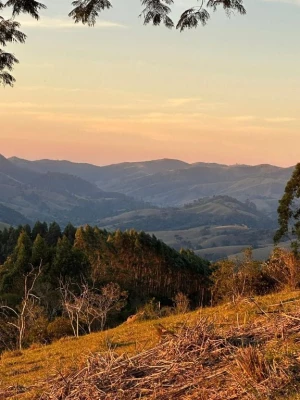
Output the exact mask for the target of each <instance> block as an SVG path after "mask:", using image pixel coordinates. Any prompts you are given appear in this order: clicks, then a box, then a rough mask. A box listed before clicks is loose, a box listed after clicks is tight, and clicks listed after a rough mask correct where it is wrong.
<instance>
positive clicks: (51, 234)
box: [46, 222, 62, 246]
mask: <svg viewBox="0 0 300 400" xmlns="http://www.w3.org/2000/svg"><path fill="white" fill-rule="evenodd" d="M61 237H62V234H61V229H60V226H59V225H58V223H57V222H52V223H51V224H50V225H49V229H48V233H47V235H46V242H47V244H48V245H49V246H56V244H57V242H58V239H60V238H61Z"/></svg>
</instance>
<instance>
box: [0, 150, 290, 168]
mask: <svg viewBox="0 0 300 400" xmlns="http://www.w3.org/2000/svg"><path fill="white" fill-rule="evenodd" d="M0 155H3V156H4V157H5V158H7V159H9V158H12V157H16V158H19V159H23V160H27V161H42V160H51V161H67V162H72V163H79V164H92V165H95V166H99V167H104V166H109V165H114V164H125V163H143V162H149V161H161V160H170V161H182V162H184V163H187V164H197V163H206V164H220V165H222V164H223V165H226V166H237V165H245V166H257V165H272V166H274V167H280V168H290V167H293V166H294V165H295V164H290V165H286V166H282V165H278V164H270V163H265V162H262V163H256V164H247V163H237V162H236V163H230V164H229V163H222V162H218V161H214V160H211V161H203V160H195V161H187V160H184V159H181V158H170V157H162V158H149V159H137V160H123V161H120V162H111V163H107V164H103V163H102V164H101V163H95V162H92V161H84V160H83V161H80V160H74V159H67V158H55V157H54V158H26V157H21V156H18V155H16V154H13V155H7V154H5V153H3V152H2V153H1V152H0Z"/></svg>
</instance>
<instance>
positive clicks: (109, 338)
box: [0, 291, 300, 400]
mask: <svg viewBox="0 0 300 400" xmlns="http://www.w3.org/2000/svg"><path fill="white" fill-rule="evenodd" d="M255 302H256V304H255V303H251V302H248V301H245V300H241V301H239V302H237V303H236V304H223V305H220V306H217V307H212V308H210V307H207V308H203V309H198V310H196V311H193V312H190V313H187V314H184V315H174V316H170V317H166V318H161V319H159V320H152V321H141V322H135V323H133V324H122V325H120V326H118V327H117V328H114V329H110V330H107V331H104V332H98V333H92V334H90V335H86V336H82V337H79V338H73V337H68V338H64V339H61V340H59V341H56V342H54V343H52V344H51V345H33V346H32V347H31V348H29V349H26V350H24V351H22V352H20V351H12V352H5V353H3V354H2V356H1V359H0V399H2V398H11V399H18V400H19V399H20V400H23V399H33V397H34V395H35V394H36V393H38V392H39V391H41V390H42V389H41V388H40V387H39V382H42V381H46V380H49V379H51V378H52V377H53V376H55V375H60V374H66V373H69V372H70V371H72V370H77V369H78V368H80V366H82V365H84V364H85V362H86V359H87V358H88V357H89V356H91V355H92V354H95V353H99V352H100V353H103V352H107V351H108V350H114V351H115V352H116V353H118V354H124V353H126V354H127V355H128V356H134V355H137V354H141V353H143V352H144V351H146V350H149V349H151V348H154V347H155V346H157V345H158V343H159V341H160V337H159V335H158V333H157V330H156V328H155V326H156V325H157V324H158V323H160V324H162V325H163V326H164V327H166V328H167V329H169V330H171V331H174V332H177V331H178V330H180V326H182V325H187V326H193V325H195V324H197V322H198V321H199V318H201V317H205V318H209V320H211V321H212V322H213V324H214V326H215V327H216V328H217V329H218V330H219V332H223V333H224V332H227V331H228V330H230V329H233V328H236V329H240V328H242V327H246V326H249V324H252V323H258V324H259V323H264V322H266V323H268V321H271V320H272V319H274V318H276V317H277V315H278V314H272V313H270V314H268V315H267V316H266V315H262V314H259V312H260V311H259V307H260V308H262V309H263V310H265V311H273V310H276V309H278V307H277V306H276V304H277V305H278V304H282V305H281V306H280V309H281V311H284V313H290V312H292V311H293V310H295V309H296V308H298V309H300V292H299V291H294V292H291V291H284V292H280V293H277V294H272V295H268V296H264V297H256V298H255ZM257 305H258V306H259V307H258V306H257ZM280 334H281V333H280V332H279V333H278V335H279V337H280ZM264 350H265V352H266V354H272V357H274V354H275V353H276V354H277V357H278V359H280V357H281V355H282V354H283V353H284V354H287V353H291V354H295V353H299V354H300V343H299V341H298V336H297V334H295V335H290V337H286V338H285V340H279V339H278V340H273V341H268V343H266V345H265V348H264ZM276 354H275V355H276ZM254 356H255V355H254ZM9 388H11V389H15V388H18V394H17V395H15V397H13V393H14V390H12V392H11V397H4V395H3V394H2V396H3V397H1V391H2V393H4V391H6V392H9V390H8V389H9ZM22 390H24V391H25V392H24V393H21V392H22ZM292 396H298V394H293V395H292ZM279 398H280V397H278V399H279ZM282 398H283V397H282ZM285 398H286V399H288V400H294V399H297V398H299V397H286V396H285Z"/></svg>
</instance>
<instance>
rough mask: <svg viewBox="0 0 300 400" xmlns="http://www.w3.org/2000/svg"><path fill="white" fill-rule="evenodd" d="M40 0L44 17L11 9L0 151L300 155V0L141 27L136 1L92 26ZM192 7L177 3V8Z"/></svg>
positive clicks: (25, 154)
mask: <svg viewBox="0 0 300 400" xmlns="http://www.w3.org/2000/svg"><path fill="white" fill-rule="evenodd" d="M46 4H47V6H48V9H47V10H44V11H42V13H41V19H40V21H35V20H33V19H30V18H29V17H26V16H22V15H21V16H20V17H18V18H17V20H20V21H21V23H22V30H24V32H25V33H26V34H27V35H28V38H27V41H26V43H25V45H17V44H12V45H9V46H7V49H8V51H12V52H13V53H14V54H15V55H16V56H17V57H18V59H19V60H20V64H19V65H17V66H16V68H15V69H14V71H13V74H14V76H15V77H16V79H17V82H16V84H15V87H14V88H9V87H6V88H5V89H0V90H1V100H0V104H1V107H0V116H1V132H0V152H2V153H3V154H6V155H7V156H12V155H14V154H17V155H18V156H19V157H21V158H27V159H36V158H48V159H53V158H55V159H69V160H73V161H76V162H90V163H93V164H102V165H103V164H105V165H108V164H112V163H119V162H123V161H138V160H149V159H161V158H172V159H181V160H185V161H187V162H196V161H199V160H201V161H203V162H217V163H223V164H235V163H239V164H248V165H257V164H265V163H267V164H272V165H279V166H284V167H286V166H290V165H294V164H296V163H297V162H298V161H299V148H300V135H299V132H300V118H299V98H300V75H299V70H300V53H299V51H297V50H296V49H297V48H298V37H299V34H300V25H299V20H300V2H299V1H293V0H291V1H290V2H288V1H285V0H277V1H275V0H274V1H270V0H268V1H263V0H253V1H251V2H250V1H245V7H246V8H247V14H246V15H245V16H239V15H235V16H232V17H231V18H227V17H226V16H225V15H224V12H223V10H222V9H220V10H218V11H217V12H216V13H213V14H212V17H211V20H210V21H209V23H208V25H207V26H206V27H204V28H203V27H199V28H198V29H196V30H194V29H192V30H188V31H185V32H183V33H180V32H178V31H175V30H171V31H170V30H168V29H166V28H164V27H162V26H161V27H153V26H143V21H142V20H141V19H140V18H138V14H139V13H140V11H141V4H140V2H139V1H138V0H132V1H131V2H130V3H129V4H127V3H126V4H125V3H124V2H122V1H121V0H114V1H113V6H114V7H113V8H112V9H111V10H108V11H104V12H103V13H101V15H100V18H99V19H98V20H97V23H96V26H95V27H94V28H88V27H83V26H80V25H78V24H76V25H75V24H73V23H72V21H71V20H70V19H69V18H68V17H67V14H68V12H69V11H70V8H71V4H70V2H68V1H66V2H61V1H58V0H52V1H51V2H50V1H46ZM190 5H192V3H191V2H190V1H189V0H183V1H182V0H180V1H175V3H174V13H175V15H179V13H180V12H181V11H182V10H183V9H185V8H186V7H187V6H190ZM224 38H226V40H224Z"/></svg>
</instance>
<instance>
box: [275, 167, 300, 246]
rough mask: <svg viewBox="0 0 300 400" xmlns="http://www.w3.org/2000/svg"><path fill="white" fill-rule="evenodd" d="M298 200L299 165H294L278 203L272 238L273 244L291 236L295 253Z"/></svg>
mask: <svg viewBox="0 0 300 400" xmlns="http://www.w3.org/2000/svg"><path fill="white" fill-rule="evenodd" d="M298 199H300V163H298V164H297V165H296V167H295V169H294V172H293V174H292V176H291V178H290V180H289V181H288V182H287V184H286V187H285V190H284V194H283V196H282V198H281V200H280V201H279V207H278V210H277V212H278V224H279V229H278V230H277V232H276V234H275V236H274V242H275V244H277V243H278V242H279V241H280V239H282V238H283V237H284V236H287V237H288V238H290V239H291V237H289V235H292V238H296V241H293V243H292V244H293V248H294V251H295V252H296V253H297V252H298V246H299V243H298V242H299V241H300V206H299V202H298V204H296V202H297V200H298ZM297 241H298V242H297Z"/></svg>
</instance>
